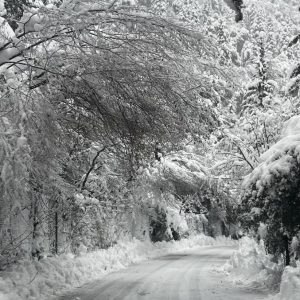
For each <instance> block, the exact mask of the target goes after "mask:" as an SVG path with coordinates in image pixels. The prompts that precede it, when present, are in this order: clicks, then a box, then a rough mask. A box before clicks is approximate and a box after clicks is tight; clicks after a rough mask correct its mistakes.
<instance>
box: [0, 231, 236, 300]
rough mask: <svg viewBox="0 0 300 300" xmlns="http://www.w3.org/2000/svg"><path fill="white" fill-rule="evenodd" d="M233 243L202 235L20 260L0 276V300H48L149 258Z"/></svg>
mask: <svg viewBox="0 0 300 300" xmlns="http://www.w3.org/2000/svg"><path fill="white" fill-rule="evenodd" d="M235 243H236V242H235V241H232V240H229V239H226V238H223V237H219V238H217V239H213V238H211V237H207V236H205V235H198V236H194V237H191V238H189V239H183V240H181V241H177V242H174V241H172V242H160V243H155V244H153V243H151V242H148V241H144V242H141V241H139V240H133V241H123V242H119V243H118V244H117V245H115V246H114V247H111V248H109V249H106V250H104V249H103V250H98V251H95V252H91V253H81V254H80V255H78V256H75V255H73V254H64V255H60V256H57V257H49V258H44V259H42V260H40V261H22V262H20V263H18V264H17V265H14V266H12V268H11V269H10V270H8V271H6V272H2V273H0V300H25V299H26V300H37V299H38V300H46V299H47V300H49V299H51V298H54V296H55V295H57V294H58V293H61V292H62V291H63V290H66V289H71V288H73V287H75V286H80V285H82V284H84V283H86V282H88V281H91V280H94V279H97V278H99V277H100V276H101V275H103V274H106V273H108V272H112V271H116V270H119V269H122V268H125V267H126V266H128V265H130V264H132V263H137V262H139V261H142V260H145V259H148V258H151V257H156V256H160V255H165V254H167V253H170V252H174V251H179V250H184V249H187V248H192V247H196V246H205V245H214V244H222V245H224V244H235Z"/></svg>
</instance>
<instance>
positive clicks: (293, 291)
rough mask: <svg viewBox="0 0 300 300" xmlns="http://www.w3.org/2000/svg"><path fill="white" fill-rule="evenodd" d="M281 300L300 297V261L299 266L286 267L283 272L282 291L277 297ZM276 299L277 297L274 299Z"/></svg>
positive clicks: (297, 299) (291, 299) (295, 299)
mask: <svg viewBox="0 0 300 300" xmlns="http://www.w3.org/2000/svg"><path fill="white" fill-rule="evenodd" d="M276 299H279V300H299V299H300V263H299V262H298V265H297V268H293V267H286V268H285V269H284V272H283V274H282V280H281V284H280V293H279V295H278V296H277V297H276ZM274 300H275V299H274Z"/></svg>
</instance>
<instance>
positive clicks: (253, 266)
mask: <svg viewBox="0 0 300 300" xmlns="http://www.w3.org/2000/svg"><path fill="white" fill-rule="evenodd" d="M223 270H224V271H225V272H227V273H228V275H230V278H231V279H232V280H233V281H234V282H235V283H236V284H243V285H249V286H251V287H259V288H261V287H263V288H264V287H266V288H268V289H271V290H274V289H276V288H278V286H279V283H280V279H281V275H282V271H283V264H282V263H279V264H276V263H273V262H271V257H270V256H269V255H267V254H266V252H265V249H264V246H263V244H262V243H260V244H257V243H256V242H255V240H253V239H250V238H248V237H244V238H242V239H241V240H240V241H239V248H238V250H237V251H235V252H234V253H233V255H232V256H231V258H230V260H229V261H228V262H227V263H226V264H225V266H223ZM298 299H300V298H298ZM289 300H290V299H289Z"/></svg>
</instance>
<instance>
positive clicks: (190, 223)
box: [0, 0, 300, 300]
mask: <svg viewBox="0 0 300 300" xmlns="http://www.w3.org/2000/svg"><path fill="white" fill-rule="evenodd" d="M299 7H300V3H299V2H298V1H296V0H276V1H274V0H265V1H260V0H243V1H242V0H103V1H100V0H0V300H2V299H4V300H27V299H28V300H34V299H40V300H43V299H50V298H42V296H41V295H43V294H42V292H39V293H40V294H30V293H29V294H26V293H25V292H24V291H23V290H22V291H23V292H22V291H21V292H18V293H19V294H18V296H17V294H10V296H9V293H12V291H13V290H14V289H16V288H15V287H12V288H7V290H6V292H5V289H4V292H3V294H1V292H2V291H1V289H2V287H3V288H4V286H6V283H3V282H5V280H6V278H8V277H9V276H10V275H9V274H10V272H11V270H13V269H14V268H17V266H19V265H22V264H23V266H24V261H26V262H28V264H38V263H40V262H41V261H46V260H47V259H48V258H49V259H52V258H56V257H65V256H66V255H73V256H74V257H77V256H81V255H83V254H86V255H87V256H88V255H92V254H91V253H96V252H97V251H100V250H101V251H102V250H103V251H104V250H107V251H113V250H110V249H114V247H118V245H119V244H120V243H121V242H122V241H124V242H125V241H132V240H134V241H140V242H141V243H142V242H145V243H146V242H147V243H148V242H149V243H150V244H149V245H151V246H149V247H155V246H153V245H156V244H157V245H159V243H164V242H166V243H169V244H170V243H171V244H172V243H173V241H178V243H180V242H181V243H184V241H185V240H186V239H187V240H188V239H193V238H195V236H198V235H205V236H207V239H208V238H213V239H215V240H218V238H220V236H225V237H227V238H228V240H229V239H230V240H240V239H241V238H243V239H245V238H246V239H249V240H247V241H248V243H249V244H250V243H251V245H254V243H255V246H254V247H260V246H261V248H257V249H260V250H259V251H264V255H265V256H264V257H268V259H270V264H271V263H272V264H274V268H275V265H276V268H277V267H278V274H280V275H278V276H279V277H280V278H279V279H278V278H277V281H276V284H275V283H274V282H273V281H272V282H273V283H274V290H276V289H277V290H276V291H277V292H278V291H279V290H278V289H279V288H280V291H282V288H281V287H280V282H281V283H282V282H283V281H284V278H285V276H286V278H287V276H288V274H291V273H293V274H294V275H293V276H291V277H289V278H293V280H294V281H293V282H297V284H294V288H295V290H293V291H292V292H291V293H290V294H289V296H285V297H286V298H284V296H282V297H281V298H280V299H281V300H296V299H300V298H298V296H300V263H299V257H300V116H299V113H300V98H299V93H300V91H299V87H300V41H299V39H300V11H299ZM205 238H206V237H205ZM250 241H251V242H250ZM153 243H154V244H153ZM236 243H238V242H236ZM252 243H253V244H252ZM169 244H168V245H169ZM151 249H152V248H151ZM262 249H263V250H262ZM156 250H157V249H156ZM156 250H155V249H153V251H156ZM151 251H152V250H151ZM257 251H258V250H257ZM231 259H233V258H231ZM279 266H281V267H279ZM279 269H280V270H279ZM267 270H269V269H268V268H267ZM276 270H277V269H276ZM40 272H41V271H40ZM266 272H267V271H266ZM274 272H275V271H274ZM274 272H273V273H274ZM288 272H290V273H288ZM36 274H38V273H36ZM276 274H277V273H276ZM282 274H283V275H282ZM281 276H282V277H281ZM29 277H30V276H29ZM35 277H36V276H33V277H32V278H28V281H29V282H30V283H31V282H32V281H34V280H35ZM1 278H2V279H1ZM295 278H296V279H295ZM1 280H3V281H1ZM288 280H291V279H288ZM288 280H287V281H288ZM7 282H8V281H7ZM12 282H13V280H12ZM16 285H17V283H11V286H16ZM275 286H276V287H275ZM47 292H48V290H47ZM49 293H50V292H49ZM2 295H3V296H2ZM47 295H48V296H49V294H47ZM1 297H3V298H1ZM5 297H7V298H5ZM17 297H20V298H17ZM35 297H36V298H35ZM66 299H67V298H66ZM74 299H75V298H74ZM78 299H79V298H78ZM99 299H100V298H99ZM124 299H125V298H124ZM126 299H127V298H126ZM178 299H179V298H178ZM180 299H181V298H180ZM208 299H210V298H208ZM212 299H215V298H212ZM218 299H219V298H218ZM224 299H227V298H226V297H225V298H224ZM228 299H229V300H230V298H228ZM234 299H235V298H234ZM243 299H244V298H243ZM245 299H246V298H245ZM253 299H254V298H253ZM255 299H256V298H255ZM257 299H258V298H257ZM259 299H260V298H259ZM278 299H279V298H278Z"/></svg>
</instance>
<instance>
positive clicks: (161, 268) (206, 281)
mask: <svg viewBox="0 0 300 300" xmlns="http://www.w3.org/2000/svg"><path fill="white" fill-rule="evenodd" d="M233 250H234V248H233V247H232V246H206V247H199V248H196V249H195V248H194V249H192V250H187V251H181V252H177V253H175V254H171V255H166V256H163V257H159V258H156V259H152V260H148V261H145V262H143V263H140V264H137V265H133V266H131V267H128V268H126V269H124V270H122V271H118V272H115V273H111V274H109V275H106V276H104V277H102V278H101V279H100V280H97V281H94V282H91V283H89V284H86V285H84V286H83V287H81V288H78V289H77V290H75V291H73V292H72V293H69V294H66V295H64V296H62V297H60V298H59V300H136V299H142V300H167V299H170V300H191V299H195V300H196V299H197V300H201V299H202V300H217V299H218V300H221V299H222V300H250V299H251V300H259V299H264V298H266V294H265V293H264V292H263V291H260V290H254V289H250V288H246V287H243V286H237V285H234V284H232V283H231V282H230V281H229V280H228V277H227V276H226V275H225V274H223V273H221V272H217V271H216V269H217V268H218V267H219V266H222V265H223V264H224V263H225V261H226V260H227V259H228V258H229V256H230V254H231V253H232V251H233Z"/></svg>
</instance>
